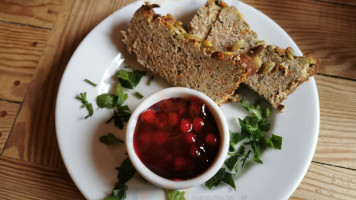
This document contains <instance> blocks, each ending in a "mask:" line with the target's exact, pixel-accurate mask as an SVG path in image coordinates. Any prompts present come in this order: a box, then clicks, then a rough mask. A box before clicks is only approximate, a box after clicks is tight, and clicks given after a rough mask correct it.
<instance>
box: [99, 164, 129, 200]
mask: <svg viewBox="0 0 356 200" xmlns="http://www.w3.org/2000/svg"><path fill="white" fill-rule="evenodd" d="M116 169H117V170H118V171H119V174H118V176H117V178H118V179H119V180H118V182H116V184H115V186H114V188H113V189H112V191H111V194H109V195H108V196H107V197H105V199H104V200H124V199H126V191H127V185H126V182H127V181H129V180H130V179H131V178H132V177H133V176H134V175H135V173H136V169H135V167H134V166H133V165H132V163H131V161H130V159H129V158H128V157H127V158H126V159H125V160H124V161H123V162H122V163H121V165H120V167H118V168H116Z"/></svg>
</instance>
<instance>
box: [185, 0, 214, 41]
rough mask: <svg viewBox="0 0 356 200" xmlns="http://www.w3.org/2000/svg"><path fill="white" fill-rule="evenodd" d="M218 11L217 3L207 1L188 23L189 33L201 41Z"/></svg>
mask: <svg viewBox="0 0 356 200" xmlns="http://www.w3.org/2000/svg"><path fill="white" fill-rule="evenodd" d="M220 10H221V6H220V3H219V2H218V1H215V0H208V1H207V2H206V4H205V6H203V7H201V8H200V9H199V10H198V11H197V13H196V14H195V15H194V17H193V19H192V21H191V22H190V23H189V26H188V29H189V32H190V33H191V34H194V35H196V36H197V37H199V38H201V39H205V37H206V36H207V35H208V34H209V31H210V28H211V25H212V24H213V23H214V22H215V21H216V19H217V17H218V14H219V13H220Z"/></svg>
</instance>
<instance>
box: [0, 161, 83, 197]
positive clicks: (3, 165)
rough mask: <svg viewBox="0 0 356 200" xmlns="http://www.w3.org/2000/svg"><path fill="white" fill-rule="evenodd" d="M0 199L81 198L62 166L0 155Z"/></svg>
mask: <svg viewBox="0 0 356 200" xmlns="http://www.w3.org/2000/svg"><path fill="white" fill-rule="evenodd" d="M0 171H1V173H0V183H1V187H0V196H1V199H84V197H83V196H82V195H81V193H80V192H79V190H78V189H77V187H76V186H75V185H74V183H73V181H72V179H71V178H70V176H69V174H68V172H67V171H66V170H65V169H52V168H49V167H45V166H41V165H36V164H33V163H29V162H25V161H19V160H15V159H10V158H4V157H3V156H1V157H0Z"/></svg>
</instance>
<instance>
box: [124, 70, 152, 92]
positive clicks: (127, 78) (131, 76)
mask: <svg viewBox="0 0 356 200" xmlns="http://www.w3.org/2000/svg"><path fill="white" fill-rule="evenodd" d="M144 75H146V72H145V71H139V70H133V71H132V72H129V71H126V70H123V69H121V70H120V71H119V74H118V78H119V81H120V83H121V84H122V87H124V88H129V89H133V88H134V87H136V86H137V85H138V83H139V82H140V80H141V78H142V76H144Z"/></svg>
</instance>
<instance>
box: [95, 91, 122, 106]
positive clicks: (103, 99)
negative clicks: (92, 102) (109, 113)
mask: <svg viewBox="0 0 356 200" xmlns="http://www.w3.org/2000/svg"><path fill="white" fill-rule="evenodd" d="M117 99H118V97H117V95H115V94H108V93H106V94H101V95H99V96H97V97H96V104H97V105H98V107H99V108H113V107H114V106H115V105H116V102H117Z"/></svg>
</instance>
